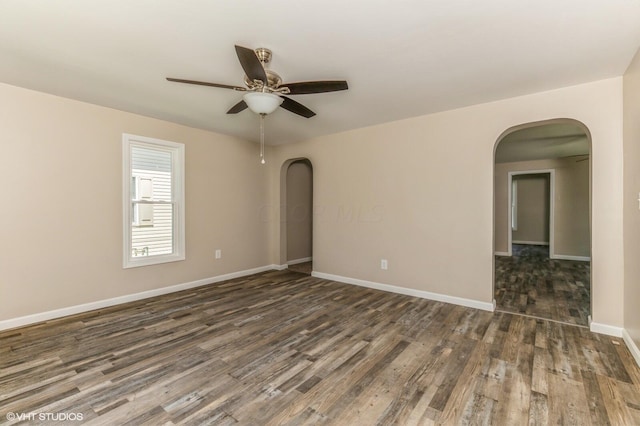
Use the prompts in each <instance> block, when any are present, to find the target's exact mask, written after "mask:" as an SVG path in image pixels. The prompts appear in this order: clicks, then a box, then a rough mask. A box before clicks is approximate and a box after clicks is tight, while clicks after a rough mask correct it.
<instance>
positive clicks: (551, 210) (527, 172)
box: [507, 169, 556, 259]
mask: <svg viewBox="0 0 640 426" xmlns="http://www.w3.org/2000/svg"><path fill="white" fill-rule="evenodd" d="M542 174H548V175H549V258H550V259H553V258H554V256H555V249H554V232H555V230H554V228H555V226H554V220H553V216H554V210H555V201H554V200H555V198H556V197H555V187H556V185H555V181H556V171H555V169H541V170H518V171H513V172H509V178H508V179H507V185H508V186H507V208H508V209H509V212H508V214H507V235H508V240H507V242H508V247H507V248H508V250H507V253H509V256H513V253H512V251H513V250H512V247H511V246H512V242H511V241H512V235H511V233H512V231H513V230H512V229H511V191H512V188H513V177H514V176H517V175H542Z"/></svg>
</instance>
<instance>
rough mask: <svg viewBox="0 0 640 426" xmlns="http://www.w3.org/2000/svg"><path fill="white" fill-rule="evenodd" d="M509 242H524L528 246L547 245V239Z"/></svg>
mask: <svg viewBox="0 0 640 426" xmlns="http://www.w3.org/2000/svg"><path fill="white" fill-rule="evenodd" d="M511 244H524V245H529V246H548V245H549V242H548V241H511Z"/></svg>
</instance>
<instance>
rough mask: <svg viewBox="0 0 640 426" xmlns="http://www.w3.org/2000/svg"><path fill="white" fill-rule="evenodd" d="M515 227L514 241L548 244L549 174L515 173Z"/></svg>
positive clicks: (512, 234) (513, 232) (512, 236)
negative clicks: (516, 187)
mask: <svg viewBox="0 0 640 426" xmlns="http://www.w3.org/2000/svg"><path fill="white" fill-rule="evenodd" d="M513 180H514V181H516V182H517V184H516V185H517V186H518V189H517V197H516V198H517V209H516V211H517V224H518V226H517V229H514V230H513V231H512V233H511V238H512V241H513V242H514V243H521V244H549V175H548V174H536V175H516V176H514V177H513Z"/></svg>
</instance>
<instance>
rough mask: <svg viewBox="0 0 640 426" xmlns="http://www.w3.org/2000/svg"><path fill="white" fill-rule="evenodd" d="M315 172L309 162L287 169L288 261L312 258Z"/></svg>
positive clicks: (293, 165)
mask: <svg viewBox="0 0 640 426" xmlns="http://www.w3.org/2000/svg"><path fill="white" fill-rule="evenodd" d="M312 195H313V171H312V169H311V164H310V163H309V162H308V161H305V160H300V161H295V162H293V163H291V165H290V166H289V167H288V169H287V218H286V221H287V260H288V261H293V260H299V259H304V258H308V257H311V225H312V222H311V220H312V210H313V205H312Z"/></svg>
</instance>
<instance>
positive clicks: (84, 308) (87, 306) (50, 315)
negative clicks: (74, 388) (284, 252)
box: [0, 265, 286, 331]
mask: <svg viewBox="0 0 640 426" xmlns="http://www.w3.org/2000/svg"><path fill="white" fill-rule="evenodd" d="M278 266H279V265H267V266H261V267H258V268H253V269H246V270H244V271H238V272H232V273H229V274H224V275H218V276H216V277H211V278H204V279H201V280H197V281H191V282H187V283H182V284H176V285H172V286H169V287H162V288H157V289H153V290H147V291H143V292H140V293H134V294H127V295H124V296H118V297H114V298H111V299H104V300H98V301H96V302H89V303H84V304H82V305H75V306H68V307H66V308H61V309H55V310H53V311H47V312H40V313H37V314H32V315H26V316H23V317H18V318H11V319H8V320H2V321H0V331H2V330H9V329H11V328H17V327H22V326H25V325H29V324H35V323H37V322H42V321H49V320H52V319H55V318H61V317H66V316H68V315H75V314H80V313H83V312H88V311H93V310H96V309H102V308H107V307H109V306H115V305H120V304H122V303H128V302H135V301H137V300H142V299H148V298H150V297H155V296H161V295H163V294H168V293H175V292H176V291H181V290H188V289H191V288H195V287H200V286H203V285H207V284H213V283H217V282H220V281H226V280H231V279H234V278H240V277H245V276H247V275H253V274H257V273H260V272H265V271H270V270H273V269H278ZM284 268H286V265H284ZM284 268H282V269H284Z"/></svg>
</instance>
